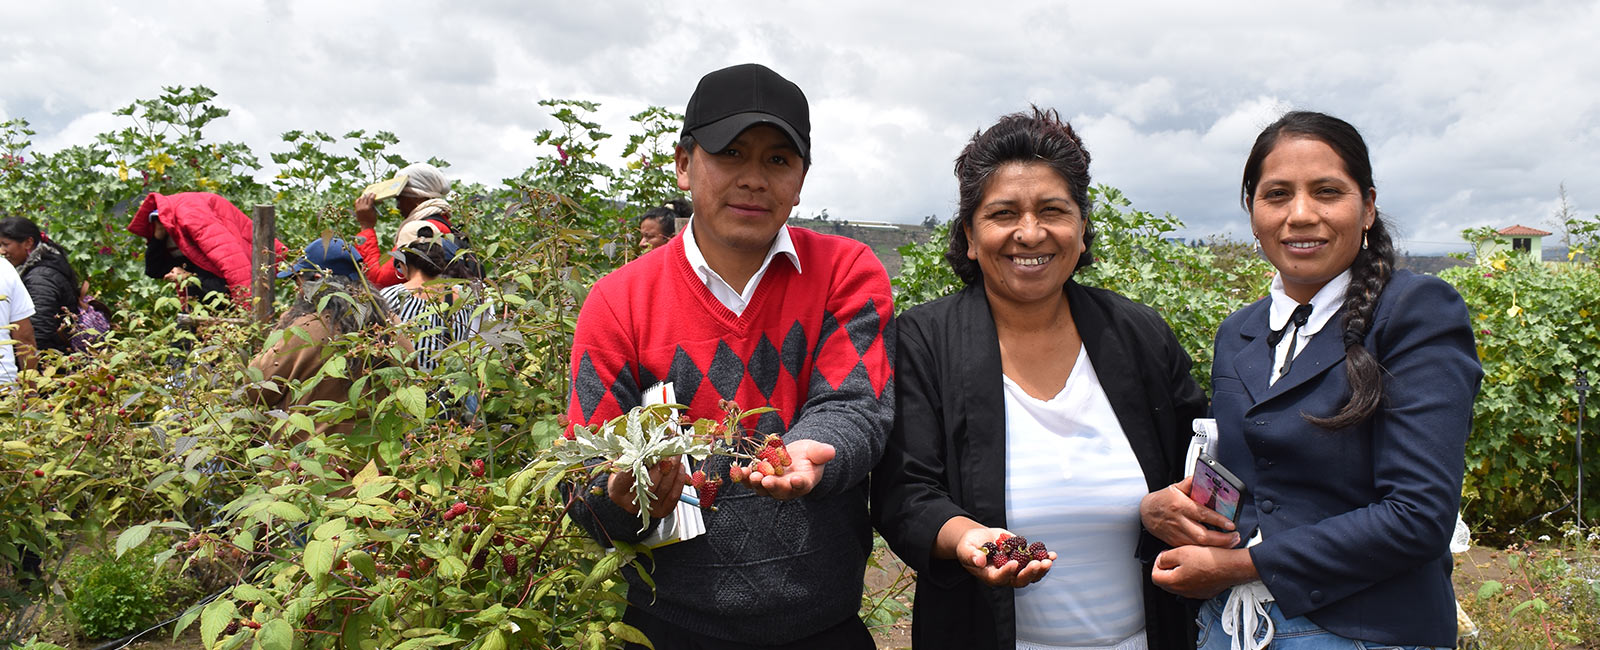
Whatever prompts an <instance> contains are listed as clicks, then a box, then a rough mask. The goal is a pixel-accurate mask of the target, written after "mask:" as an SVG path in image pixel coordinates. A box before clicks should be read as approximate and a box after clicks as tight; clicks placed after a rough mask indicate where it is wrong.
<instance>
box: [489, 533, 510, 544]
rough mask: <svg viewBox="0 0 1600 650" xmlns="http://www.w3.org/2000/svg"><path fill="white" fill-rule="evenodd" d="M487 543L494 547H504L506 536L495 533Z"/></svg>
mask: <svg viewBox="0 0 1600 650" xmlns="http://www.w3.org/2000/svg"><path fill="white" fill-rule="evenodd" d="M489 543H490V544H494V545H495V546H505V545H506V536H505V535H503V534H501V533H495V534H494V537H491V538H489Z"/></svg>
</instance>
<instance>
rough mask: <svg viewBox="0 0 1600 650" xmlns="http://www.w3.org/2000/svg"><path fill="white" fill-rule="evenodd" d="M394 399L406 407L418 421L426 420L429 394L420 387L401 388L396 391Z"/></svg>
mask: <svg viewBox="0 0 1600 650" xmlns="http://www.w3.org/2000/svg"><path fill="white" fill-rule="evenodd" d="M394 398H395V400H396V401H398V402H400V405H401V406H404V407H405V409H406V410H407V411H410V412H411V415H412V416H414V417H416V418H417V419H418V420H422V419H425V418H426V416H427V412H428V394H427V392H425V391H423V390H422V388H420V387H418V386H401V387H400V388H399V389H396V390H395V391H394Z"/></svg>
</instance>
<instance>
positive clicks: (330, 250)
mask: <svg viewBox="0 0 1600 650" xmlns="http://www.w3.org/2000/svg"><path fill="white" fill-rule="evenodd" d="M308 271H311V272H314V273H331V274H333V275H338V276H341V277H343V278H345V279H346V280H349V281H351V282H359V281H360V280H361V251H358V250H356V249H354V248H351V247H350V245H349V244H346V243H344V240H343V239H340V238H338V237H332V238H329V239H326V240H323V239H318V240H315V241H312V242H311V243H309V244H306V250H305V257H302V258H300V260H299V261H297V262H295V263H294V266H291V267H289V268H288V269H286V270H283V271H279V272H278V279H280V280H281V279H287V278H290V277H293V278H295V279H296V280H300V279H303V277H304V276H302V274H304V273H306V272H308Z"/></svg>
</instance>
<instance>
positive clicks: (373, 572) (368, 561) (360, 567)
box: [344, 551, 378, 580]
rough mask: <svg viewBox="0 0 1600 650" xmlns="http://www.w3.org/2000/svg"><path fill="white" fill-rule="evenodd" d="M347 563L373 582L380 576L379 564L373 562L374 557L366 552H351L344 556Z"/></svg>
mask: <svg viewBox="0 0 1600 650" xmlns="http://www.w3.org/2000/svg"><path fill="white" fill-rule="evenodd" d="M344 559H345V561H347V562H349V563H350V566H353V567H355V568H356V571H357V572H359V573H361V576H362V577H364V578H366V579H368V580H372V579H374V578H375V576H377V575H378V564H377V562H375V561H373V559H372V555H371V554H369V553H367V552H366V551H350V552H349V553H346V554H345V555H344Z"/></svg>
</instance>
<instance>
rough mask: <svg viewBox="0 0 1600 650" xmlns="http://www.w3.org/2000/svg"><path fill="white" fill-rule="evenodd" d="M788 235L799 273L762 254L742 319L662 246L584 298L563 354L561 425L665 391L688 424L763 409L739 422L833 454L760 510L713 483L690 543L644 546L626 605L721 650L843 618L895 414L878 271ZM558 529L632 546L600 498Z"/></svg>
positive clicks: (889, 322)
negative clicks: (729, 643)
mask: <svg viewBox="0 0 1600 650" xmlns="http://www.w3.org/2000/svg"><path fill="white" fill-rule="evenodd" d="M789 233H790V237H791V239H792V240H793V241H794V247H795V251H796V252H797V254H798V257H799V258H800V268H801V269H803V271H797V270H796V269H795V266H794V264H793V263H792V262H791V261H790V260H789V258H788V257H786V256H782V255H779V256H776V257H774V258H773V260H772V262H771V264H770V265H769V266H768V268H767V272H766V274H765V275H764V276H763V277H762V279H761V282H760V284H758V285H757V287H756V290H755V294H754V296H753V297H752V298H751V301H750V304H749V305H748V306H747V307H746V308H745V310H744V313H743V314H742V315H735V314H734V313H733V312H731V311H729V310H728V309H727V308H726V307H725V306H723V305H722V303H720V302H718V301H717V299H716V297H714V296H713V295H712V294H711V291H710V289H708V288H706V285H705V283H704V282H703V281H701V279H700V277H699V276H698V275H697V274H696V273H695V272H694V270H693V269H691V268H690V266H689V262H688V258H687V257H686V256H685V255H684V251H683V239H682V238H681V237H677V238H674V239H673V240H672V241H671V242H670V243H668V244H667V245H666V246H663V247H661V248H658V249H656V250H654V251H652V252H650V253H648V254H646V255H644V256H643V257H640V258H639V259H637V260H635V261H633V262H631V263H629V264H627V265H625V266H623V267H622V268H620V269H618V270H616V271H615V272H613V273H612V274H611V275H608V276H606V277H605V278H603V279H601V280H600V281H599V282H597V283H596V284H595V286H594V288H593V290H592V291H591V292H590V294H589V297H588V299H587V300H586V301H585V302H584V304H583V310H582V312H581V313H580V315H579V316H578V329H577V333H576V336H575V339H574V343H573V349H572V395H571V404H570V407H569V410H568V414H567V415H568V418H569V419H571V421H572V422H573V423H575V424H579V425H588V424H594V423H600V422H605V421H606V420H609V419H611V418H614V417H616V416H617V415H620V414H622V413H623V412H624V411H625V410H627V409H630V408H632V407H634V406H637V405H639V404H640V403H641V397H640V393H641V391H642V389H643V388H648V387H649V386H651V385H652V384H655V383H656V382H658V381H671V382H673V387H674V390H675V392H676V394H677V398H678V402H679V403H682V404H685V405H686V406H688V412H687V414H686V415H687V416H688V418H689V419H691V420H692V419H697V418H711V419H719V418H721V417H722V411H721V409H719V408H718V407H717V402H718V400H721V399H731V400H733V401H735V402H738V403H739V406H740V407H741V408H744V409H751V408H756V407H760V406H771V407H773V408H775V409H777V410H776V412H773V413H767V414H765V415H763V416H761V417H760V418H759V419H757V420H756V421H753V422H752V421H746V422H745V423H744V424H745V426H746V427H748V428H753V429H755V430H756V431H758V432H761V433H783V434H784V438H785V440H786V441H791V442H792V441H795V440H802V439H810V440H816V441H819V442H825V443H828V444H830V445H832V446H833V448H834V450H835V452H836V456H835V458H834V459H833V460H832V461H830V462H829V463H828V464H827V465H826V466H825V469H824V470H823V476H822V481H821V482H820V483H819V484H818V485H817V487H816V488H815V489H814V490H813V491H812V492H811V493H810V494H808V495H807V496H805V497H802V498H800V499H795V500H792V501H777V500H775V499H770V498H767V497H761V496H758V495H756V494H755V493H753V492H751V491H750V490H748V489H746V488H743V487H742V486H731V487H728V486H725V488H724V490H723V491H722V493H721V494H720V495H719V496H718V500H717V505H718V509H717V510H716V511H714V512H712V511H704V514H705V516H706V528H707V532H706V534H705V535H702V536H700V537H697V538H694V539H691V540H688V541H684V542H678V543H675V544H671V545H668V546H663V547H660V548H658V549H656V551H655V553H654V566H652V567H649V569H650V573H651V576H652V578H653V579H654V583H655V585H654V588H653V589H652V587H650V586H649V585H647V584H646V583H644V582H643V581H642V580H641V579H640V578H639V577H638V576H637V575H635V574H634V573H632V572H631V571H630V572H628V573H627V577H628V580H629V582H630V584H631V585H632V587H633V588H632V589H631V590H630V598H629V601H630V603H631V604H632V605H633V606H635V607H641V608H643V609H644V610H645V611H647V612H648V613H650V614H651V615H653V616H656V617H657V618H661V619H663V620H666V621H668V622H671V623H673V624H674V625H677V626H679V627H683V628H685V629H689V630H692V631H695V632H698V633H700V634H706V635H710V636H715V637H720V638H726V639H729V640H733V641H746V642H751V643H767V644H770V643H775V642H779V641H784V640H798V639H802V638H804V637H806V636H809V635H810V634H814V633H816V632H818V631H820V630H822V629H826V628H828V627H831V626H833V625H836V624H839V623H840V622H842V621H844V620H845V617H847V616H855V613H856V610H857V609H858V608H859V606H860V593H861V576H862V572H863V570H864V569H865V563H866V556H867V553H868V552H869V551H870V549H871V526H870V523H869V521H868V519H867V509H866V489H865V486H866V477H867V472H868V471H870V470H871V469H872V467H873V466H874V465H876V464H877V462H878V458H879V456H880V455H881V454H882V452H883V445H884V441H885V440H886V439H887V437H888V430H889V427H890V426H891V425H892V423H893V417H894V389H893V380H892V379H893V363H892V359H891V355H892V353H893V352H892V350H893V347H894V340H893V313H894V308H893V304H892V298H891V294H890V289H889V279H888V276H887V274H885V273H884V270H883V265H882V264H881V263H880V262H879V261H878V259H877V257H876V256H874V255H873V254H872V251H871V249H869V248H867V247H866V245H864V244H862V243H860V242H857V241H854V240H851V239H846V238H843V237H836V236H832V235H823V234H818V233H815V232H812V231H809V230H805V229H801V228H791V229H790V230H789ZM727 467H728V461H727V459H725V458H721V457H717V458H713V459H712V460H711V461H710V462H709V463H708V464H707V466H706V467H705V468H704V469H705V470H706V473H707V474H708V475H710V476H713V477H718V476H721V477H726V475H727ZM596 481H597V485H603V483H604V477H603V476H602V477H597V478H596ZM572 518H573V519H574V520H575V521H576V522H578V523H579V524H581V525H582V526H584V528H586V529H587V530H588V531H589V532H590V534H591V535H593V536H594V537H595V538H596V539H597V540H599V541H600V542H601V543H604V544H607V545H609V542H610V541H611V540H617V541H627V542H635V541H638V540H640V539H643V538H644V537H645V535H646V534H648V532H649V531H648V530H647V531H646V532H645V533H640V532H638V528H639V520H638V518H637V517H636V516H634V515H630V514H627V512H625V511H623V510H622V509H621V508H619V507H617V506H616V505H615V504H613V503H612V502H611V501H610V499H609V498H607V497H606V496H604V495H603V494H602V495H594V494H592V493H590V494H586V495H585V498H584V501H583V503H582V504H581V505H580V506H578V507H574V508H573V511H572ZM654 525H655V524H654V523H653V522H652V524H651V528H652V529H653V527H654ZM633 595H637V596H638V597H633Z"/></svg>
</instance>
